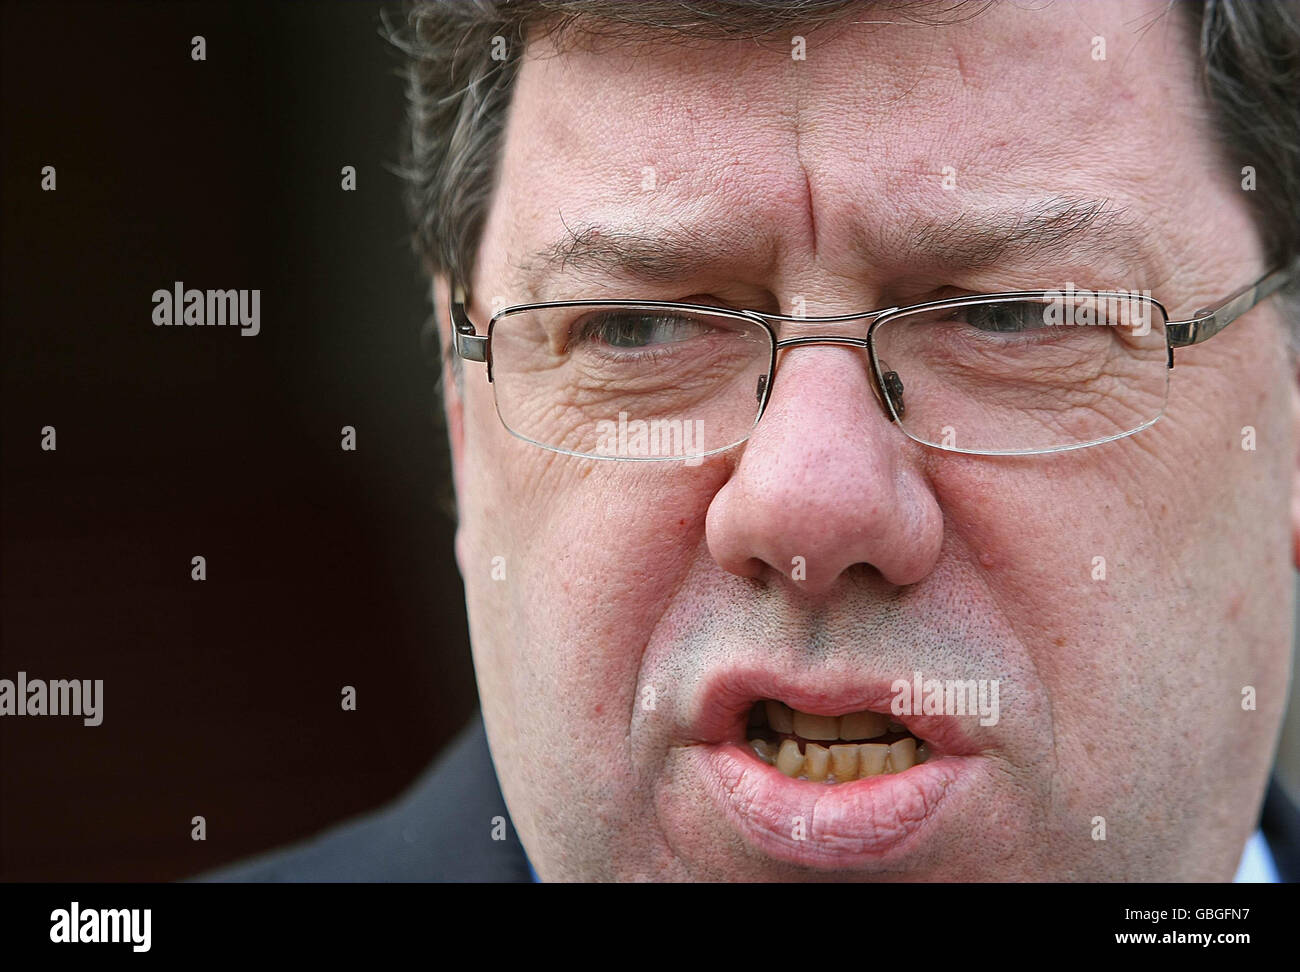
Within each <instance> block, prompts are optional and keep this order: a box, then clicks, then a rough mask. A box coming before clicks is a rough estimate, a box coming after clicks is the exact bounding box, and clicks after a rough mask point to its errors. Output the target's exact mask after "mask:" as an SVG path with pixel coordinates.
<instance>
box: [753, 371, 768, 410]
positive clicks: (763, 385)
mask: <svg viewBox="0 0 1300 972" xmlns="http://www.w3.org/2000/svg"><path fill="white" fill-rule="evenodd" d="M765 391H767V375H759V376H758V388H757V389H756V390H755V392H754V397H755V398H757V399H758V404H760V405H762V404H763V393H764V392H765Z"/></svg>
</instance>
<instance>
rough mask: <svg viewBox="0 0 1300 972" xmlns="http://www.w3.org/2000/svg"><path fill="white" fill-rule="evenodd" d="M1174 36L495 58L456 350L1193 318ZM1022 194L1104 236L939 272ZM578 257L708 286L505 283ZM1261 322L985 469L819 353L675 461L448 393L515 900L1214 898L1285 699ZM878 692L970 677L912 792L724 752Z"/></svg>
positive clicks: (1222, 203)
mask: <svg viewBox="0 0 1300 972" xmlns="http://www.w3.org/2000/svg"><path fill="white" fill-rule="evenodd" d="M863 13H864V14H869V13H870V11H869V10H868V11H863ZM1180 18H1181V14H1180V12H1179V11H1177V10H1166V9H1165V5H1164V4H1163V3H1158V2H1156V3H1152V4H1150V7H1149V9H1139V8H1136V7H1135V6H1134V5H1133V4H1132V3H1123V4H1120V3H1096V4H1089V5H1087V6H1084V7H1079V6H1076V5H1072V4H1071V5H1056V6H1050V7H1048V8H1047V9H1043V10H1026V9H1021V8H1019V7H1018V6H1015V5H998V6H996V7H994V8H992V9H991V10H989V11H987V12H986V13H983V14H981V15H979V16H976V17H974V18H973V19H970V20H968V21H966V22H961V23H952V24H949V25H945V26H923V25H917V24H912V23H908V22H900V23H895V24H885V25H882V24H878V23H877V24H862V23H857V24H855V23H852V21H880V20H882V19H884V18H883V17H882V16H871V15H863V16H853V15H850V16H849V17H847V18H846V19H845V20H844V21H842V22H840V23H839V24H837V25H835V26H834V27H833V28H831V29H822V30H806V31H801V30H791V31H790V35H791V36H790V37H776V38H773V39H772V40H770V41H769V42H768V43H767V44H766V45H765V46H763V47H759V46H757V45H755V44H753V43H749V42H725V43H716V44H710V45H707V46H706V45H703V44H697V45H696V46H695V47H693V48H687V47H682V46H677V45H674V44H673V43H672V42H671V41H668V40H661V41H660V42H659V43H658V44H657V45H656V46H651V47H642V48H640V49H637V50H632V49H629V48H614V47H606V48H603V49H600V50H586V49H583V50H577V49H567V50H565V52H564V53H562V54H559V55H558V56H554V55H552V53H551V48H550V47H548V46H547V44H546V43H545V42H543V41H536V42H535V43H534V44H532V45H530V47H529V49H528V55H527V57H526V59H525V62H524V64H523V67H522V71H521V74H520V76H519V78H518V82H517V86H516V90H515V94H514V100H513V105H512V109H511V114H510V118H509V123H508V128H507V132H506V137H505V141H504V146H503V152H502V156H501V159H500V181H499V183H498V185H497V187H496V190H495V195H494V198H493V201H492V204H491V208H490V214H489V218H488V221H487V225H486V229H485V234H484V238H483V243H482V249H481V251H480V263H479V266H478V268H477V272H476V275H475V278H474V279H473V280H472V281H470V285H471V288H470V289H471V291H472V293H473V295H474V303H473V305H472V306H471V307H470V308H469V311H470V315H471V317H472V318H473V319H474V320H475V321H476V322H478V324H479V327H480V330H481V329H482V327H483V325H484V324H485V322H486V320H487V318H488V317H489V316H490V314H491V312H492V309H493V308H492V301H493V299H494V298H500V299H502V300H503V301H504V303H506V304H514V303H521V302H526V301H530V300H558V299H566V298H567V299H578V298H602V297H603V298H617V297H625V298H626V297H637V298H645V299H664V300H682V301H691V302H694V303H716V304H723V305H727V306H732V307H748V308H753V309H756V310H760V311H770V312H775V313H785V314H792V313H795V312H796V308H797V307H798V306H799V301H800V299H801V301H802V308H803V310H804V312H805V313H806V314H808V315H810V316H813V315H819V316H827V315H833V314H847V313H850V312H855V311H865V310H869V309H873V308H879V307H885V306H893V305H897V304H904V303H911V302H916V301H923V300H927V299H933V298H937V297H942V296H945V295H950V294H951V295H956V294H960V293H965V292H975V293H979V292H985V293H987V292H997V291H1007V290H1017V289H1029V288H1061V287H1064V286H1065V285H1066V283H1067V282H1073V283H1074V284H1075V285H1076V286H1079V287H1090V288H1093V289H1113V288H1116V287H1123V288H1126V289H1129V290H1149V291H1150V292H1151V293H1152V294H1153V295H1154V296H1155V297H1156V298H1157V299H1159V300H1162V301H1163V302H1164V303H1165V304H1166V305H1167V306H1168V307H1169V310H1170V314H1171V317H1173V318H1174V319H1182V318H1186V317H1190V316H1192V314H1193V312H1194V311H1195V310H1196V309H1197V308H1198V307H1200V306H1203V305H1205V304H1208V303H1211V302H1212V301H1213V300H1214V299H1215V298H1218V297H1222V296H1223V295H1224V294H1226V293H1227V292H1229V291H1231V290H1233V289H1235V288H1237V287H1239V286H1241V285H1242V284H1244V283H1246V282H1248V281H1250V280H1253V279H1255V278H1256V277H1257V276H1259V275H1260V273H1261V272H1263V270H1264V269H1266V267H1265V265H1264V257H1263V255H1262V253H1261V250H1260V248H1259V245H1258V243H1257V241H1256V235H1255V232H1254V230H1253V227H1252V224H1251V222H1250V218H1249V215H1248V209H1247V204H1246V200H1245V198H1244V193H1243V191H1242V188H1241V184H1240V179H1241V176H1240V168H1241V166H1242V165H1243V164H1249V162H1250V160H1238V159H1235V158H1226V157H1225V156H1224V155H1223V154H1221V150H1220V149H1218V148H1217V142H1216V141H1215V136H1214V133H1213V130H1212V128H1211V126H1210V124H1209V122H1208V120H1207V113H1206V106H1205V105H1204V103H1203V101H1202V100H1201V96H1200V95H1199V93H1198V88H1197V85H1196V81H1195V77H1196V60H1195V54H1194V50H1193V47H1192V38H1191V34H1190V32H1189V30H1188V29H1187V25H1186V24H1184V23H1183V21H1182V20H1181V19H1180ZM795 34H803V35H804V36H805V38H806V51H807V54H806V58H804V59H797V58H794V57H792V56H791V52H792V51H794V50H795V47H794V43H795V42H793V40H792V38H793V35H795ZM1098 38H1104V45H1105V47H1104V54H1105V57H1104V59H1098V58H1097V56H1096V55H1097V53H1098V50H1099V49H1098V40H1097V39H1098ZM786 45H789V46H786ZM1053 199H1056V200H1059V199H1068V200H1095V201H1104V203H1105V205H1106V209H1107V211H1108V212H1111V213H1114V214H1117V216H1116V218H1115V219H1106V218H1099V219H1097V220H1094V221H1093V223H1092V224H1091V225H1090V226H1083V227H1077V232H1076V233H1074V234H1066V237H1063V239H1062V240H1060V241H1058V244H1057V245H1056V246H1051V245H1049V243H1047V242H1045V243H1044V245H1042V246H1038V247H1030V248H1022V247H1017V246H1008V247H1005V248H1003V249H1001V251H999V248H997V247H989V246H984V247H981V246H979V245H978V243H977V244H976V245H974V246H971V245H968V244H969V241H968V243H967V244H963V245H961V246H954V245H945V244H949V243H952V240H951V239H950V238H949V237H948V236H947V234H946V233H945V231H944V227H948V226H952V225H954V220H956V219H957V217H958V216H959V215H963V214H965V215H970V214H973V213H977V214H982V215H994V216H996V217H998V218H999V219H1000V220H1001V221H1002V222H1003V223H1006V222H1007V221H1008V220H1009V222H1010V224H1012V225H1014V224H1015V222H1016V219H1017V216H1018V214H1022V213H1026V212H1028V211H1033V210H1035V209H1036V208H1038V207H1040V206H1041V205H1042V204H1044V203H1046V202H1048V201H1050V200H1053ZM593 225H598V226H601V227H609V228H611V229H617V230H622V231H631V232H635V233H637V234H638V235H640V236H642V237H658V236H660V235H661V234H664V233H667V232H668V231H669V230H678V231H681V230H685V231H687V232H693V233H694V234H696V235H697V236H698V237H703V238H707V239H709V240H712V241H715V242H716V249H714V250H713V251H712V252H711V254H710V255H709V256H708V257H707V258H706V259H703V260H700V261H699V262H697V263H696V264H694V265H693V266H692V267H690V268H689V269H688V270H685V271H683V272H682V273H681V274H679V275H676V276H673V277H672V278H671V279H669V280H667V281H665V280H658V281H654V280H650V279H643V278H640V277H638V276H637V275H636V274H635V273H634V272H632V271H629V270H616V269H613V268H609V269H601V268H600V267H590V266H588V267H585V268H579V267H578V266H577V265H574V266H572V267H569V268H567V269H566V270H564V271H563V272H561V273H558V274H557V273H549V274H548V273H545V272H543V268H542V265H541V264H540V263H539V261H537V260H535V259H533V258H532V255H533V254H535V253H537V252H539V251H544V250H545V249H546V248H547V247H549V246H550V245H552V244H553V243H555V242H556V241H562V240H564V239H566V238H567V236H568V232H567V230H566V227H568V228H573V229H575V230H576V229H577V228H579V227H582V228H584V229H585V228H587V227H590V226H593ZM1121 228H1122V233H1121V232H1120V229H1121ZM1112 242H1113V243H1114V247H1115V250H1114V252H1113V253H1107V248H1108V246H1110V245H1111V243H1112ZM442 292H443V293H444V294H445V288H442ZM1280 318H1281V315H1280V314H1279V312H1278V310H1277V306H1276V303H1270V304H1267V305H1264V306H1262V307H1260V308H1259V309H1257V310H1255V311H1253V312H1252V313H1250V314H1248V315H1246V316H1245V317H1244V318H1243V319H1241V320H1240V321H1238V322H1237V323H1236V324H1234V325H1233V326H1232V327H1231V328H1229V329H1228V330H1227V331H1225V332H1223V333H1222V334H1220V335H1219V336H1217V337H1216V338H1215V339H1214V340H1213V341H1211V342H1209V343H1207V344H1205V345H1203V346H1199V347H1196V348H1192V349H1188V350H1185V351H1180V352H1178V354H1177V356H1176V367H1175V369H1174V370H1173V371H1172V372H1171V373H1170V394H1169V403H1168V406H1167V409H1166V412H1165V415H1164V417H1163V418H1162V419H1161V420H1160V421H1159V422H1158V423H1157V424H1156V425H1155V426H1153V427H1151V428H1149V429H1146V430H1145V431H1142V432H1140V433H1138V434H1137V435H1134V436H1131V437H1129V438H1125V439H1121V440H1118V441H1115V442H1111V443H1108V444H1105V445H1101V446H1096V447H1092V448H1088V449H1082V450H1078V451H1073V452H1065V453H1058V454H1052V455H1039V456H1027V457H1011V458H1007V457H1001V458H996V457H995V458H989V457H979V456H969V455H961V454H957V453H952V452H944V451H940V450H936V449H930V448H926V447H925V446H922V445H919V444H917V443H916V442H913V441H912V440H910V439H908V438H907V437H906V436H905V435H904V434H903V433H902V432H901V431H900V430H899V429H898V428H897V427H896V426H895V425H893V424H891V423H890V421H889V420H888V419H887V417H886V416H885V415H884V413H883V412H882V409H881V408H880V406H879V404H878V403H877V401H876V400H875V398H874V397H873V392H872V389H871V384H870V379H869V375H868V372H867V362H866V358H865V356H864V354H863V352H861V351H858V350H855V349H853V348H849V347H844V346H835V347H833V346H805V347H799V348H793V349H790V350H788V351H785V352H783V353H782V356H781V358H780V359H779V361H778V367H777V372H776V379H775V383H774V387H773V391H772V396H771V400H770V402H769V405H768V407H767V410H766V413H765V414H764V416H763V418H762V421H761V422H760V423H759V425H758V426H757V428H756V429H755V430H754V432H753V435H752V436H751V437H750V438H749V440H748V441H747V442H746V443H745V444H744V445H743V446H741V447H738V448H736V449H733V450H731V451H729V452H725V453H722V454H720V455H716V456H713V457H710V458H708V459H706V460H705V461H703V462H702V463H700V464H698V465H694V466H691V465H685V464H683V463H678V462H666V463H620V462H608V461H606V462H599V461H593V460H586V459H581V458H574V457H570V456H564V455H558V454H555V453H552V452H547V451H544V450H542V449H539V448H537V447H535V446H533V445H530V444H528V443H526V442H523V441H520V440H519V439H516V438H514V437H512V436H511V435H510V434H509V433H508V432H507V431H506V430H505V429H504V428H503V427H502V425H501V422H500V420H499V419H498V417H497V414H496V412H495V410H494V406H493V398H492V387H491V386H490V385H489V384H488V382H487V380H486V377H485V374H484V372H483V370H482V367H481V366H478V365H473V364H469V365H467V366H466V372H465V380H464V387H463V393H462V394H458V393H457V392H456V390H455V388H454V387H452V388H451V390H450V392H449V402H448V406H449V412H450V417H451V422H452V439H453V448H454V452H455V475H456V485H457V491H458V497H459V507H460V528H459V533H458V536H457V556H458V559H459V562H460V566H461V569H462V571H463V574H464V578H465V585H466V590H467V600H468V607H469V618H470V624H471V632H472V640H473V651H474V660H475V665H476V669H477V674H478V682H479V688H480V693H481V696H482V700H483V708H484V715H485V719H486V723H487V729H488V735H489V739H490V743H491V747H492V752H493V755H494V758H495V761H496V765H497V769H498V773H499V775H500V778H501V783H502V787H503V790H504V793H505V797H506V800H507V802H508V805H509V808H510V812H511V815H512V817H513V819H514V822H515V824H516V825H517V827H518V828H519V832H520V835H521V837H522V839H523V842H524V845H525V847H526V849H527V851H528V854H529V856H530V858H531V859H532V861H533V864H534V865H535V867H536V868H537V870H538V872H539V873H540V875H541V877H542V878H543V879H545V880H558V879H575V878H582V879H614V878H617V879H717V880H746V879H805V878H813V879H817V878H854V879H862V878H871V879H900V878H901V879H957V880H961V879H967V880H970V879H976V880H978V879H1017V880H1019V879H1051V878H1056V879H1119V880H1122V879H1142V880H1171V879H1172V880H1178V879H1203V880H1224V879H1228V878H1230V877H1231V875H1232V872H1233V869H1234V867H1235V866H1236V864H1237V861H1238V858H1239V856H1240V853H1241V849H1242V846H1243V843H1244V841H1245V839H1246V838H1247V836H1248V835H1249V833H1250V831H1251V830H1252V828H1253V826H1254V819H1253V815H1254V812H1255V809H1256V807H1257V805H1258V801H1259V799H1260V796H1261V794H1262V790H1263V786H1264V783H1265V780H1266V776H1267V772H1268V768H1269V766H1270V763H1271V757H1272V751H1273V745H1274V741H1275V738H1276V733H1277V730H1278V726H1279V722H1280V719H1281V714H1282V710H1283V706H1284V696H1285V690H1286V685H1287V680H1288V665H1289V655H1290V644H1291V627H1290V624H1291V621H1290V618H1291V600H1292V590H1291V584H1292V574H1291V570H1290V560H1291V555H1292V540H1291V532H1290V531H1291V528H1290V518H1289V509H1290V502H1291V501H1290V497H1291V492H1292V485H1291V484H1292V479H1293V476H1294V472H1293V470H1294V467H1295V457H1296V437H1297V432H1296V427H1297V423H1296V420H1295V418H1294V406H1293V395H1294V392H1293V384H1294V383H1293V375H1292V373H1291V372H1290V369H1289V365H1288V358H1287V355H1286V353H1285V340H1284V336H1283V327H1282V324H1281V319H1280ZM864 327H865V325H864ZM783 336H787V335H785V334H783ZM1247 427H1249V428H1250V430H1251V431H1250V432H1248V431H1247ZM1252 442H1253V444H1254V446H1255V447H1254V448H1249V447H1248V446H1250V445H1251V444H1252ZM496 558H503V559H502V560H497V559H496ZM1099 558H1104V559H1101V560H1099ZM1099 567H1100V570H1099ZM918 672H919V673H921V675H922V677H923V678H924V679H926V680H931V679H933V680H958V679H960V680H972V679H975V680H984V681H986V682H989V683H991V682H992V681H993V680H996V681H997V683H998V693H999V696H998V703H999V704H998V719H997V721H996V724H992V725H982V724H981V719H980V717H979V716H978V715H974V716H971V715H967V716H956V715H951V716H949V715H933V716H924V717H921V718H913V719H906V718H905V719H903V720H902V721H903V722H904V723H905V724H906V725H907V728H908V730H909V731H910V732H911V733H912V734H913V735H915V736H917V737H919V738H921V739H922V740H923V741H925V743H926V746H927V748H928V749H929V750H930V757H929V759H928V760H927V761H926V762H925V763H924V764H920V765H916V766H914V767H912V768H910V769H907V770H905V771H903V772H895V773H892V774H883V775H880V776H876V777H872V778H870V779H865V780H858V781H856V782H842V783H826V782H813V781H810V780H803V779H797V778H790V777H788V776H785V775H783V774H782V773H781V772H780V770H779V769H777V768H776V767H774V766H769V765H767V764H765V763H764V762H762V761H761V760H760V759H759V758H758V757H757V756H755V755H754V754H753V752H752V751H751V750H750V749H749V747H748V746H747V745H746V744H745V740H746V739H747V738H748V737H749V736H750V735H752V734H753V731H752V730H747V729H746V727H745V724H746V721H747V714H748V713H749V711H750V708H751V706H752V704H753V703H755V702H756V701H758V700H764V699H773V700H779V701H783V702H785V703H788V704H790V705H791V706H793V707H794V708H795V709H798V710H801V711H803V712H806V713H808V714H810V715H818V714H820V715H828V716H833V715H840V714H844V713H849V712H855V711H862V710H872V711H876V712H887V711H888V709H889V704H890V701H891V699H892V698H894V695H895V693H894V689H893V683H894V681H895V679H900V678H901V679H907V680H909V681H910V680H911V679H912V678H913V676H914V673H918ZM1248 687H1249V688H1253V697H1254V699H1255V706H1254V707H1250V706H1249V704H1248V703H1249V698H1250V696H1251V694H1252V693H1250V692H1247V691H1246V690H1247V689H1248ZM1243 699H1245V700H1246V703H1247V704H1243ZM985 721H987V720H985ZM824 745H830V741H826V742H825V743H824Z"/></svg>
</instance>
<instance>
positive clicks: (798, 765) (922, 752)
mask: <svg viewBox="0 0 1300 972" xmlns="http://www.w3.org/2000/svg"><path fill="white" fill-rule="evenodd" d="M749 745H750V748H752V749H753V750H754V755H756V756H757V757H758V758H759V759H761V760H762V761H763V762H765V763H767V765H769V766H775V767H776V768H777V769H779V770H780V771H781V772H782V773H784V774H785V775H786V776H789V777H791V778H794V779H802V780H810V781H812V782H813V783H847V782H850V781H851V780H864V779H867V778H868V777H871V776H882V775H885V774H889V773H901V772H903V770H905V769H910V768H911V767H912V766H915V765H916V764H918V763H924V762H925V761H926V760H927V759H929V757H930V754H929V751H928V749H927V748H926V746H925V743H921V744H920V745H918V744H917V741H916V739H915V738H914V737H908V738H907V739H899V740H897V741H895V742H892V743H888V744H886V743H845V744H838V745H833V746H830V747H826V746H820V745H818V744H817V743H813V742H810V743H806V744H805V745H804V748H803V750H800V748H799V743H798V742H797V741H795V740H794V739H786V740H783V741H782V742H781V745H780V747H777V746H775V745H774V744H773V743H771V742H769V741H768V740H766V739H751V740H750V741H749Z"/></svg>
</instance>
